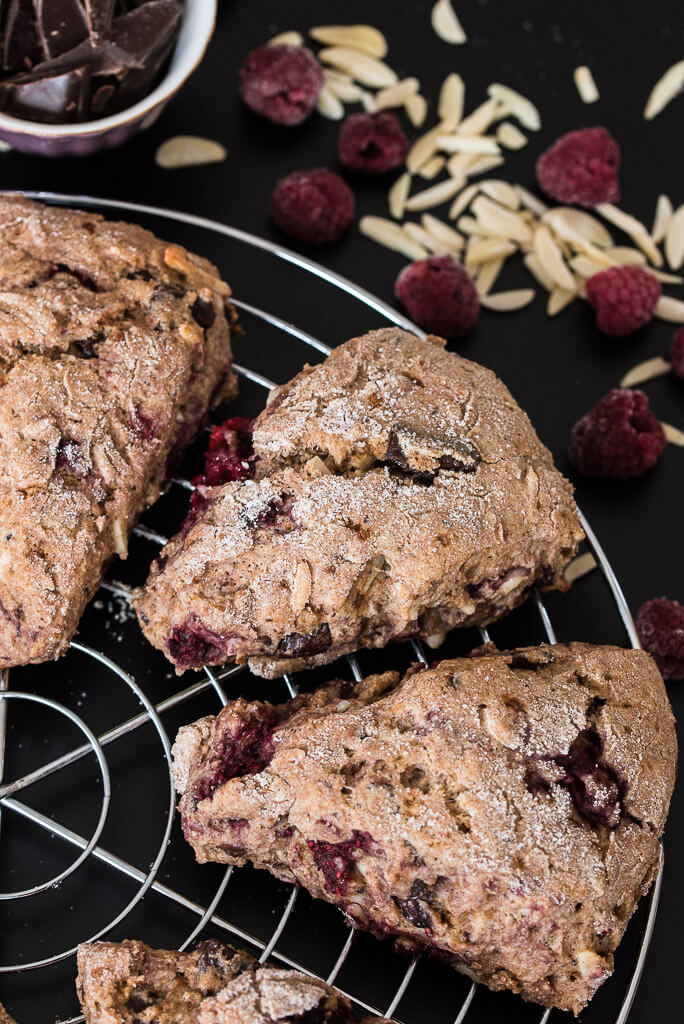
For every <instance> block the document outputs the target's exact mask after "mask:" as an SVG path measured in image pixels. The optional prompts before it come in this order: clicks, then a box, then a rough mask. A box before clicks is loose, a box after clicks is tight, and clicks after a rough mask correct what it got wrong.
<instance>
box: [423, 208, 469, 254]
mask: <svg viewBox="0 0 684 1024" xmlns="http://www.w3.org/2000/svg"><path fill="white" fill-rule="evenodd" d="M420 220H421V223H422V225H423V227H424V228H425V230H426V231H429V233H430V234H431V235H433V236H434V237H435V238H437V239H439V240H440V241H441V242H443V244H444V245H447V246H449V247H450V248H452V249H455V250H458V249H462V248H463V245H464V241H463V235H459V233H458V231H454V229H453V228H452V227H451V225H450V224H445V223H444V221H443V220H440V219H439V217H434V216H433V215H432V214H431V213H424V214H423V216H422V217H421V218H420Z"/></svg>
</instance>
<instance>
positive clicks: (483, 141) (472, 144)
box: [437, 135, 501, 156]
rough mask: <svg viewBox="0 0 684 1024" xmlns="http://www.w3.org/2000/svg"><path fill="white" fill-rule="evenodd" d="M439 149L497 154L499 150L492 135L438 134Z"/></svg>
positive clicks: (450, 151)
mask: <svg viewBox="0 0 684 1024" xmlns="http://www.w3.org/2000/svg"><path fill="white" fill-rule="evenodd" d="M437 142H438V145H439V148H440V149H443V150H444V151H445V152H446V153H484V154H486V155H489V156H498V154H499V153H500V152H501V150H500V149H499V144H498V142H497V141H496V139H495V138H494V136H493V135H440V136H439V138H438V139H437Z"/></svg>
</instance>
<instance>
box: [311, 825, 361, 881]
mask: <svg viewBox="0 0 684 1024" xmlns="http://www.w3.org/2000/svg"><path fill="white" fill-rule="evenodd" d="M306 845H307V846H308V847H309V849H310V850H311V855H312V857H313V859H314V863H315V865H316V867H317V868H318V869H319V871H320V872H321V874H322V875H323V884H324V887H325V889H327V891H328V892H329V893H332V894H333V895H334V896H344V895H345V894H346V892H347V890H348V888H349V885H350V882H351V881H352V878H353V875H354V865H355V863H356V861H357V860H360V858H361V857H362V856H363V854H364V853H368V852H369V850H370V849H371V847H372V845H373V837H372V836H371V835H370V834H369V833H368V832H361V831H359V829H354V830H353V832H352V838H351V839H345V840H344V842H341V843H325V842H317V841H316V840H314V839H307V841H306Z"/></svg>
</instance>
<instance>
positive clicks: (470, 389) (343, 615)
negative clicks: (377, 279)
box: [136, 328, 582, 676]
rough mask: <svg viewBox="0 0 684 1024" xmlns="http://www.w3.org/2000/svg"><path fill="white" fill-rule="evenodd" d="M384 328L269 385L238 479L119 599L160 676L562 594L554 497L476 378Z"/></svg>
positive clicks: (508, 400) (358, 642) (453, 359)
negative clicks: (166, 661) (134, 590)
mask: <svg viewBox="0 0 684 1024" xmlns="http://www.w3.org/2000/svg"><path fill="white" fill-rule="evenodd" d="M442 346H443V343H442V342H440V340H439V339H430V340H427V341H422V340H420V339H419V338H417V337H415V336H413V335H411V334H407V333H406V332H404V331H400V330H398V329H396V328H387V329H384V330H380V331H373V332H371V333H370V334H366V335H364V336H363V337H361V338H355V339H353V340H352V341H349V342H347V343H345V344H344V345H341V346H340V347H339V348H337V349H335V350H334V351H333V352H332V354H331V355H330V356H329V357H328V358H327V359H326V360H325V361H324V362H323V363H322V364H321V365H320V366H316V367H305V369H304V370H303V371H302V372H301V373H300V374H299V375H298V376H297V377H295V378H294V380H293V381H291V382H290V383H289V384H286V385H284V386H283V387H281V388H279V389H277V390H276V392H275V393H274V395H273V396H272V400H271V402H270V404H269V405H268V406H267V408H266V409H265V410H264V412H263V413H262V414H261V415H260V416H259V417H258V419H257V420H256V422H255V424H254V430H253V438H252V440H253V446H254V457H253V459H252V460H251V462H250V465H251V466H253V467H254V474H255V479H253V480H241V481H235V482H231V483H228V484H225V485H223V486H220V487H214V488H207V489H205V490H204V491H203V496H202V504H201V505H200V506H199V507H197V508H196V509H195V512H194V513H193V516H192V518H191V519H189V520H188V522H187V523H186V526H185V527H184V529H183V530H182V531H181V533H180V534H179V535H178V536H177V537H175V538H174V539H173V540H172V541H171V543H170V544H169V545H168V546H167V547H166V548H165V549H164V551H163V552H162V554H161V557H160V559H159V561H158V562H157V563H156V565H155V566H153V569H152V572H151V574H150V578H149V580H148V583H147V586H146V588H145V590H143V591H142V592H140V593H139V594H138V596H137V600H136V607H137V611H138V615H139V618H140V621H141V625H142V628H143V631H144V633H145V635H146V636H147V638H148V639H149V640H150V641H151V642H152V643H153V644H154V645H155V646H156V647H159V648H160V649H161V650H163V651H164V652H165V653H166V655H167V656H168V657H169V658H170V659H171V660H172V661H173V662H174V663H175V665H176V667H177V669H179V670H181V671H182V670H183V669H185V668H190V667H200V666H201V665H204V664H221V663H223V662H225V661H227V660H229V659H235V660H236V661H238V662H243V661H245V660H246V659H249V661H250V667H251V668H252V669H253V671H255V672H256V673H257V674H260V675H265V676H275V675H279V674H282V673H283V672H286V671H288V670H294V669H298V668H303V667H309V666H311V665H315V664H321V663H323V662H327V661H331V660H333V659H334V658H336V657H338V656H339V655H340V654H344V653H347V652H350V651H353V650H355V649H357V648H359V647H364V646H369V647H379V646H383V645H385V644H386V643H388V642H389V641H391V640H394V639H399V638H406V637H412V636H421V637H423V638H425V639H426V640H427V641H428V642H429V643H431V644H433V645H434V646H436V645H437V644H439V642H440V641H441V640H442V639H443V636H444V634H445V633H446V632H447V631H448V630H449V629H451V628H452V627H454V626H466V625H470V624H473V623H483V622H486V621H489V620H491V619H493V618H496V617H497V616H498V615H500V614H502V613H503V612H505V611H506V610H508V609H509V608H512V607H514V606H515V605H516V604H518V603H519V602H520V600H522V598H523V597H524V596H525V594H526V593H527V592H528V591H529V589H530V587H531V586H533V585H534V584H539V585H541V586H557V587H564V586H565V583H564V578H563V574H562V570H563V567H564V565H565V564H566V563H567V561H568V560H569V559H570V558H571V557H572V555H573V553H574V551H575V549H576V546H577V543H578V541H579V539H580V537H581V536H582V531H581V528H580V525H579V522H578V517H577V511H576V509H575V506H574V502H573V499H572V489H571V487H570V485H569V484H568V482H567V481H566V480H564V478H563V477H562V476H561V474H560V473H559V472H558V471H557V470H556V469H555V467H554V465H553V462H552V460H551V456H550V453H549V452H548V451H547V449H546V448H545V447H544V446H543V445H542V444H541V442H540V441H539V439H538V438H537V436H536V434H535V432H534V430H533V429H532V426H531V424H530V422H529V420H528V418H527V416H526V415H525V414H524V413H523V412H522V410H521V409H520V408H519V407H518V406H517V404H516V403H515V401H514V400H513V398H512V397H511V395H510V393H509V392H508V390H507V389H506V388H505V387H504V385H503V384H502V383H501V381H499V380H498V378H497V377H496V376H495V375H494V374H493V373H491V371H489V370H486V369H484V368H483V367H481V366H478V365H477V364H476V363H471V362H469V361H468V360H465V359H462V358H460V357H459V356H457V355H454V354H452V353H449V352H446V351H445V350H444V349H443V347H442Z"/></svg>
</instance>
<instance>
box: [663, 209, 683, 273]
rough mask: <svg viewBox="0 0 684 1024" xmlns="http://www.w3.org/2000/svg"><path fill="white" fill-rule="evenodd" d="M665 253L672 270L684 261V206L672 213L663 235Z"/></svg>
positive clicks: (677, 268)
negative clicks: (665, 232)
mask: <svg viewBox="0 0 684 1024" xmlns="http://www.w3.org/2000/svg"><path fill="white" fill-rule="evenodd" d="M665 255H666V256H667V262H668V263H669V264H670V266H671V268H672V269H673V270H679V268H680V267H681V265H682V263H684V206H680V207H679V209H678V210H675V212H674V213H673V214H672V217H671V218H670V223H669V225H668V228H667V234H666V235H665Z"/></svg>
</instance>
